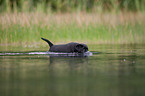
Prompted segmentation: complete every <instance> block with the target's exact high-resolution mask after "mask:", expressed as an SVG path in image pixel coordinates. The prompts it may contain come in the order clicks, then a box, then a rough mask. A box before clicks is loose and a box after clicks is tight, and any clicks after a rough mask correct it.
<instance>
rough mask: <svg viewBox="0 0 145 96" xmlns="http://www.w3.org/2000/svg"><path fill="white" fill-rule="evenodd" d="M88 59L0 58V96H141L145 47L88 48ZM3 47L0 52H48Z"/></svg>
mask: <svg viewBox="0 0 145 96" xmlns="http://www.w3.org/2000/svg"><path fill="white" fill-rule="evenodd" d="M89 49H90V51H92V52H99V53H94V54H93V55H92V56H88V57H66V56H61V57H60V56H56V57H50V56H49V55H48V54H34V55H30V54H24V55H23V54H21V55H0V96H144V95H145V91H144V89H145V45H89ZM47 50H48V48H40V47H37V48H29V47H26V48H24V47H5V46H0V53H5V52H10V53H14V52H15V53H16V52H21V53H26V52H31V51H34V52H39V51H47Z"/></svg>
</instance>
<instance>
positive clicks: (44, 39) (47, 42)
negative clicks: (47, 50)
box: [41, 38, 53, 47]
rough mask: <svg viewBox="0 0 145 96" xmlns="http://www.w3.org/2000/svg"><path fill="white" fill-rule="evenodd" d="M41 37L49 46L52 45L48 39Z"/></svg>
mask: <svg viewBox="0 0 145 96" xmlns="http://www.w3.org/2000/svg"><path fill="white" fill-rule="evenodd" d="M41 39H42V40H44V41H46V42H47V43H48V44H49V46H50V47H51V46H53V44H52V43H51V42H50V41H49V40H47V39H45V38H41Z"/></svg>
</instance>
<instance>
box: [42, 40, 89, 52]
mask: <svg viewBox="0 0 145 96" xmlns="http://www.w3.org/2000/svg"><path fill="white" fill-rule="evenodd" d="M41 39H42V40H44V41H46V42H47V43H48V44H49V46H50V49H49V51H50V52H65V53H74V52H76V53H84V52H87V51H88V46H87V45H86V44H80V43H75V42H72V43H68V44H60V45H53V44H52V43H51V42H50V41H49V40H47V39H44V38H41Z"/></svg>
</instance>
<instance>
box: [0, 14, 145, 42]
mask: <svg viewBox="0 0 145 96" xmlns="http://www.w3.org/2000/svg"><path fill="white" fill-rule="evenodd" d="M144 22H145V15H144V14H142V13H120V14H110V13H104V14H96V13H94V14H88V13H75V14H73V13H71V14H44V13H13V14H12V13H10V14H8V13H4V14H1V15H0V36H1V38H0V44H1V45H7V44H22V45H29V44H42V40H40V38H41V37H44V38H48V39H49V40H51V41H53V42H54V43H66V42H71V41H76V42H84V43H92V44H93V43H97V44H104V43H105V44H108V43H109V44H110V43H111V44H124V43H125V44H130V43H145V38H144V36H145V27H144V26H145V23H144Z"/></svg>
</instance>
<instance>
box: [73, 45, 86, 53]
mask: <svg viewBox="0 0 145 96" xmlns="http://www.w3.org/2000/svg"><path fill="white" fill-rule="evenodd" d="M87 51H88V46H87V45H85V44H77V45H76V46H75V52H78V53H84V52H87Z"/></svg>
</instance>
